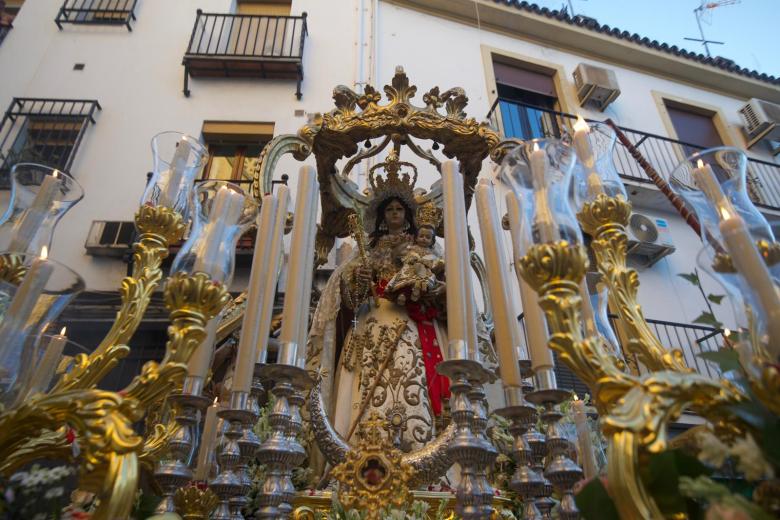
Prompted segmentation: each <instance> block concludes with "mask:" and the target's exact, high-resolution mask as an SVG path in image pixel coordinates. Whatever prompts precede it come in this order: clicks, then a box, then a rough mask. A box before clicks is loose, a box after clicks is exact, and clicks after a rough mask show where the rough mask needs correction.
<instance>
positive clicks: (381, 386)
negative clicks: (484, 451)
mask: <svg viewBox="0 0 780 520" xmlns="http://www.w3.org/2000/svg"><path fill="white" fill-rule="evenodd" d="M380 169H384V170H385V176H384V177H382V176H380V175H379V174H378V171H379V170H380ZM404 170H407V171H411V172H412V173H413V175H410V174H409V173H404ZM369 180H370V183H371V199H370V201H369V203H368V204H367V205H366V207H365V209H363V211H362V213H363V215H362V220H363V223H364V225H363V227H364V230H365V233H366V235H364V236H359V235H358V236H356V241H358V243H359V245H362V246H363V247H362V248H361V247H357V248H355V251H354V254H353V255H352V256H351V257H350V258H349V259H348V260H346V261H345V262H343V263H342V264H341V265H340V266H339V267H338V268H337V269H336V270H335V271H334V272H333V274H332V275H331V277H330V279H329V281H328V283H327V284H326V286H325V289H324V290H323V292H322V295H321V297H320V300H319V303H318V305H317V309H316V311H315V313H314V318H313V324H312V328H311V331H310V335H309V336H310V342H311V344H310V348H309V351H308V352H309V356H308V359H307V368H308V369H309V370H310V371H317V372H319V373H320V374H323V375H324V376H325V378H324V380H325V382H326V384H327V385H329V386H330V388H323V395H324V396H325V397H326V399H328V401H330V402H328V403H326V407H327V408H328V409H329V410H330V418H331V423H332V425H333V427H334V428H335V429H336V431H337V432H338V433H340V434H341V435H342V436H343V437H344V439H345V440H346V441H347V442H348V443H354V442H355V439H354V435H353V433H354V432H355V430H356V427H357V425H358V424H359V423H360V421H361V420H363V419H365V418H368V417H369V416H371V415H372V413H377V414H378V415H379V417H381V418H384V419H385V420H386V421H387V424H388V425H389V428H390V433H391V439H392V440H393V442H394V444H395V445H396V446H397V447H399V448H400V449H402V450H403V451H410V450H416V449H419V448H421V447H422V446H424V445H425V444H426V443H428V442H429V441H431V440H432V439H433V438H434V437H435V435H436V428H437V425H436V422H437V421H436V418H437V416H440V415H441V414H442V409H443V402H444V401H446V399H447V397H449V388H448V382H447V379H446V378H445V377H443V376H441V375H439V374H437V373H436V368H435V367H436V365H437V364H438V363H439V362H440V361H442V359H443V358H442V353H443V350H444V349H442V346H444V345H446V344H447V343H446V338H445V336H444V334H445V328H444V327H443V326H441V318H442V317H443V312H444V309H445V281H444V279H443V274H444V273H443V269H441V267H442V265H443V264H442V262H441V256H442V254H441V248H440V247H439V245H438V244H436V243H435V241H436V229H437V227H438V225H439V220H440V215H441V212H440V209H439V208H438V207H436V205H435V203H434V202H433V201H432V199H431V197H426V196H425V194H424V193H421V190H417V191H415V189H414V185H415V183H416V180H417V171H416V168H415V167H414V165H412V164H410V163H406V162H403V161H399V159H398V150H397V149H396V150H391V151H390V153H389V155H388V157H387V159H386V160H385V162H383V163H381V164H378V165H376V166H375V167H373V168H372V169H371V171H370V172H369ZM360 233H363V231H358V234H360ZM361 241H363V242H364V244H360V242H361ZM361 249H362V251H361ZM361 253H362V254H361Z"/></svg>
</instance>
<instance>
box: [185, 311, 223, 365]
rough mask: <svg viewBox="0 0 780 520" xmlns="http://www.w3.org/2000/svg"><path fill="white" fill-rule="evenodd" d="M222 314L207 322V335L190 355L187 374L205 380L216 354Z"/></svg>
mask: <svg viewBox="0 0 780 520" xmlns="http://www.w3.org/2000/svg"><path fill="white" fill-rule="evenodd" d="M219 320H220V316H217V317H215V318H212V319H211V320H210V321H209V322H208V323H207V324H206V337H204V338H203V341H201V342H200V345H198V347H197V348H196V349H195V352H193V353H192V356H190V360H189V362H187V376H188V377H191V378H198V379H199V380H200V381H205V380H206V376H207V375H208V373H209V368H211V358H212V357H213V356H214V344H215V343H216V339H217V328H218V327H219Z"/></svg>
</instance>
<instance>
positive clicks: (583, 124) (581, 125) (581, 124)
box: [574, 115, 590, 132]
mask: <svg viewBox="0 0 780 520" xmlns="http://www.w3.org/2000/svg"><path fill="white" fill-rule="evenodd" d="M580 130H582V131H584V132H589V131H590V127H589V126H588V123H587V121H585V119H583V118H582V116H581V115H577V122H576V123H574V131H575V132H579V131H580Z"/></svg>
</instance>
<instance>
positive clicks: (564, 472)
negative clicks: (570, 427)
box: [526, 369, 582, 520]
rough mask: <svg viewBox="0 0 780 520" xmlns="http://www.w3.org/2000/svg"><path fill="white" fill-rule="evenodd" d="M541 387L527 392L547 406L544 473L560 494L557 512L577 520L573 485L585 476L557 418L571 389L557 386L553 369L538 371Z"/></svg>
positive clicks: (545, 409)
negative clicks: (562, 388)
mask: <svg viewBox="0 0 780 520" xmlns="http://www.w3.org/2000/svg"><path fill="white" fill-rule="evenodd" d="M537 387H538V390H535V391H534V392H531V393H530V394H528V395H527V396H526V398H527V400H528V401H530V402H532V403H534V404H537V405H541V406H544V412H543V413H542V416H541V419H542V422H543V423H544V425H545V434H546V445H547V465H546V467H545V470H544V476H545V478H547V479H548V480H549V481H550V483H551V484H552V485H553V487H554V488H555V489H556V491H558V492H559V493H560V494H561V502H560V504H559V505H558V515H559V518H560V519H561V520H578V519H579V517H580V513H579V510H578V509H577V504H576V503H575V501H574V495H573V494H572V487H573V486H574V484H575V483H576V482H577V481H578V480H580V479H581V478H582V469H581V468H580V467H579V466H577V464H575V463H574V461H573V460H571V459H570V458H569V456H568V452H569V448H570V445H571V444H570V443H569V441H568V439H566V438H565V437H563V435H562V434H561V431H560V428H559V427H558V421H560V419H561V417H563V415H562V414H561V413H560V412H559V411H558V410H557V406H558V405H559V404H560V403H562V402H564V401H565V400H566V399H568V398H569V396H571V392H570V391H568V390H561V389H559V388H556V383H555V373H554V372H553V370H552V369H547V370H545V371H540V373H537Z"/></svg>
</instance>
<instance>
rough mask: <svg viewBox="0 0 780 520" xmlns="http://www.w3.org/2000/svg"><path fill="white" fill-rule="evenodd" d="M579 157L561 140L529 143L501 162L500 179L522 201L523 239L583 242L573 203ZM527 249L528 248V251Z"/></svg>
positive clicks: (540, 241)
mask: <svg viewBox="0 0 780 520" xmlns="http://www.w3.org/2000/svg"><path fill="white" fill-rule="evenodd" d="M574 164H575V154H574V150H573V149H572V147H570V146H568V145H567V144H566V143H564V142H563V141H561V140H559V139H534V140H531V141H525V142H523V143H522V144H521V145H519V146H517V147H516V148H515V149H514V150H512V151H511V152H510V153H509V154H507V156H506V157H505V158H504V160H503V161H502V163H501V166H500V168H499V172H498V180H499V181H500V182H501V183H503V184H504V185H505V186H507V187H508V188H509V189H511V190H512V191H513V192H514V194H515V195H517V196H518V197H519V198H520V200H522V202H523V203H522V219H523V222H522V226H523V227H524V228H526V229H525V230H524V231H522V232H521V236H522V237H523V240H525V241H528V242H529V243H528V244H525V248H527V247H528V246H530V245H531V244H542V243H549V242H557V241H559V240H565V241H567V242H569V243H574V244H580V243H582V233H581V231H580V226H579V224H578V222H577V217H576V216H575V215H574V212H573V211H572V208H571V205H570V204H569V192H570V189H571V186H570V185H571V179H572V170H573V168H574ZM525 248H524V249H525Z"/></svg>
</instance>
